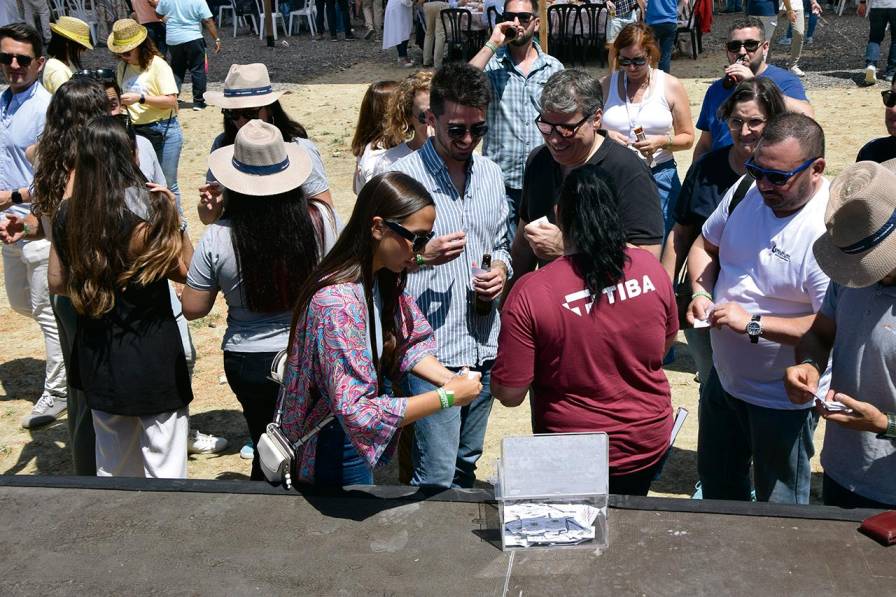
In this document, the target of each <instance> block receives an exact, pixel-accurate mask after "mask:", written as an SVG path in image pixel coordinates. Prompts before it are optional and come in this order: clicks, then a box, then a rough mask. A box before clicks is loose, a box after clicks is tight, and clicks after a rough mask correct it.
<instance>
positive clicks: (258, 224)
mask: <svg viewBox="0 0 896 597" xmlns="http://www.w3.org/2000/svg"><path fill="white" fill-rule="evenodd" d="M209 167H210V168H211V171H212V174H214V176H215V178H216V179H217V180H218V181H219V182H220V183H221V185H222V186H223V188H224V199H225V201H226V203H227V213H226V214H225V217H224V218H222V219H221V220H219V221H218V222H216V223H214V224H212V225H210V226H209V227H208V229H206V231H205V234H204V235H203V237H202V240H201V241H200V242H199V246H198V247H197V248H196V252H195V254H194V256H193V261H192V263H191V264H190V272H189V275H188V276H187V287H186V289H184V293H183V296H182V300H183V308H184V315H185V316H186V317H187V319H197V318H199V317H204V316H205V315H207V314H208V313H209V311H211V309H212V307H213V306H214V304H215V298H216V297H217V295H218V290H219V289H220V290H221V291H222V292H223V293H224V298H225V300H226V301H227V330H226V331H225V333H224V341H223V343H222V346H221V348H222V349H223V350H224V372H225V374H226V375H227V381H228V383H229V384H230V388H231V390H233V393H234V394H236V398H237V400H238V401H239V403H240V405H241V406H242V407H243V415H244V416H245V418H246V423H247V424H248V426H249V434H250V436H251V438H252V442H253V443H254V444H257V443H258V439H259V437H261V434H262V433H264V430H265V427H266V426H267V424H268V423H270V422H271V421H272V420H273V418H274V407H275V405H276V401H277V392H278V390H279V386H278V385H277V384H276V383H275V382H273V381H271V380H270V379H269V376H270V372H271V363H272V361H273V360H274V357H275V356H276V354H277V353H278V352H279V351H281V350H283V349H285V348H286V345H287V343H288V342H289V327H290V322H291V320H292V307H293V305H294V304H295V301H296V298H297V297H298V293H299V288H301V286H302V285H303V284H305V283H306V282H307V281H308V278H309V276H310V275H311V271H312V270H313V269H314V267H315V266H316V265H317V263H318V261H319V260H320V256H321V255H324V254H326V252H327V251H328V250H329V249H330V247H332V246H333V244H334V243H335V242H336V237H337V236H338V232H339V231H338V228H339V224H338V219H337V217H336V214H335V212H334V211H333V210H332V208H331V207H330V206H329V205H327V204H326V203H324V202H323V201H320V200H318V199H311V200H309V199H308V198H307V197H306V196H305V194H304V193H303V192H302V187H301V185H302V183H303V181H304V180H305V179H306V178H307V176H308V174H309V173H310V171H311V159H310V158H309V156H308V154H307V153H306V152H305V151H304V150H303V149H302V148H301V147H299V146H298V145H296V144H294V143H288V142H286V141H285V140H284V139H283V137H282V135H281V134H280V130H279V129H278V128H277V127H276V126H274V125H272V124H268V123H266V122H262V121H261V120H252V121H250V122H248V123H247V124H246V125H245V126H243V127H241V128H240V131H239V132H238V133H237V135H236V141H235V143H234V144H233V145H229V146H227V147H223V148H221V149H218V150H217V151H215V152H214V153H213V154H212V155H211V156H210V157H209ZM252 479H253V480H263V479H264V477H263V475H262V473H261V469H260V468H259V464H258V456H257V454H256V455H255V457H254V459H253V461H252Z"/></svg>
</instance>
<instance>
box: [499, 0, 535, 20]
mask: <svg viewBox="0 0 896 597" xmlns="http://www.w3.org/2000/svg"><path fill="white" fill-rule="evenodd" d="M511 2H528V3H529V4H531V5H532V12H533V14H535V16H536V17H537V16H538V0H504V10H507V5H508V4H510V3H511Z"/></svg>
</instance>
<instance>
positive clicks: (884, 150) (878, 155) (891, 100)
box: [856, 75, 896, 164]
mask: <svg viewBox="0 0 896 597" xmlns="http://www.w3.org/2000/svg"><path fill="white" fill-rule="evenodd" d="M881 96H882V97H883V100H884V108H885V109H884V126H886V127H887V134H888V135H887V136H886V137H881V138H880V139H874V140H873V141H869V142H868V143H866V144H865V146H864V147H862V149H861V150H860V151H859V155H858V156H857V157H856V161H857V162H864V161H871V162H877V163H878V164H881V163H883V162H886V161H887V160H891V159H893V158H896V75H894V76H893V80H892V81H891V82H890V88H889V89H888V90H886V91H881Z"/></svg>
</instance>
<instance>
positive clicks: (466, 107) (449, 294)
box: [392, 63, 510, 487]
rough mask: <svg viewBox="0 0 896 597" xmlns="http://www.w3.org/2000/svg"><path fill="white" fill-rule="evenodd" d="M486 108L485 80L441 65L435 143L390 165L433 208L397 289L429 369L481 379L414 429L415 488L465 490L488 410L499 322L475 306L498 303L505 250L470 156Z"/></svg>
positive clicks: (499, 216) (500, 185)
mask: <svg viewBox="0 0 896 597" xmlns="http://www.w3.org/2000/svg"><path fill="white" fill-rule="evenodd" d="M490 99H491V93H490V86H489V83H488V80H487V79H486V77H485V75H484V74H482V72H481V71H479V70H477V69H475V68H473V67H472V66H470V65H468V64H463V63H451V64H448V65H446V66H444V67H443V68H441V69H439V70H437V71H436V73H435V75H434V76H433V78H432V83H431V87H430V96H429V110H428V112H427V122H428V124H429V125H430V126H431V127H432V128H433V130H434V131H435V134H434V136H433V137H431V138H430V139H428V140H427V141H426V143H425V144H424V145H423V147H421V148H420V149H419V150H417V151H415V152H414V153H412V154H411V155H409V156H407V157H405V158H402V159H401V160H398V161H397V162H396V163H395V164H393V166H392V169H393V170H398V171H399V172H404V173H405V174H408V175H410V176H411V177H413V178H414V179H416V180H418V181H419V182H420V183H422V184H423V185H424V186H425V187H426V188H427V189H429V192H430V194H431V195H432V198H433V200H435V204H436V221H435V226H434V228H433V231H434V232H435V238H433V239H432V240H430V241H429V242H428V243H425V246H423V247H422V250H420V251H419V252H418V253H417V254H416V257H415V262H416V263H415V264H412V267H413V271H411V272H410V273H409V274H408V282H407V290H408V292H410V293H411V295H413V297H414V298H415V299H416V301H417V304H418V305H419V306H420V309H421V310H422V311H423V313H424V315H426V318H427V320H429V323H430V324H431V325H432V327H433V330H435V334H436V340H437V341H438V345H439V350H438V353H437V355H436V356H437V357H438V358H439V361H440V362H442V363H444V364H445V365H446V366H447V367H449V368H451V369H454V370H460V368H461V367H464V366H469V367H470V369H473V370H475V371H479V372H481V373H482V386H483V389H482V394H481V395H480V396H479V398H477V399H476V400H474V401H473V402H472V403H471V404H469V405H467V406H465V407H463V408H462V409H453V410H452V409H448V410H444V411H441V413H437V414H435V415H432V416H430V417H427V418H426V419H421V420H419V421H417V422H416V423H415V424H414V443H415V445H414V451H413V460H414V471H413V475H412V478H411V483H412V484H413V485H418V486H427V487H472V486H473V482H474V481H475V480H476V475H475V471H476V461H477V460H478V459H479V457H480V456H481V455H482V444H483V441H484V439H485V428H486V423H487V422H488V416H489V413H490V412H491V407H492V396H491V390H490V387H489V379H490V377H491V367H492V365H493V364H494V360H495V356H496V355H497V352H498V331H499V326H500V318H499V317H498V313H497V309H496V308H495V307H494V306H492V307H491V309H489V310H488V312H487V313H486V314H480V313H479V312H477V309H476V307H475V303H476V302H477V301H476V299H480V300H484V301H494V300H495V299H497V298H498V297H499V296H500V295H501V292H502V291H503V289H504V284H505V282H506V281H507V276H508V273H509V272H508V269H509V268H508V265H507V264H508V263H509V262H510V255H509V248H510V247H509V244H510V242H509V239H508V237H507V202H506V201H505V198H504V179H503V177H502V176H501V169H500V168H499V167H498V166H497V165H496V164H495V163H494V162H492V161H491V160H489V159H488V158H485V157H481V156H478V155H475V154H474V153H473V150H474V149H475V148H476V146H477V145H479V141H480V140H481V139H482V137H483V136H484V135H485V133H486V131H487V130H488V125H487V124H486V120H485V115H486V110H487V109H488V103H489V101H490ZM409 240H410V239H409ZM412 242H414V241H412ZM417 242H419V243H420V244H423V243H422V241H417ZM417 249H418V250H419V249H421V246H420V245H418V246H417ZM485 254H488V255H491V269H490V270H489V271H486V272H481V271H477V273H476V274H475V275H474V274H473V270H474V268H476V266H478V265H480V264H481V260H482V257H483V255H485ZM404 386H405V390H406V391H408V392H410V393H409V394H407V395H408V396H413V395H415V394H417V393H419V392H427V391H432V390H434V389H435V387H434V386H432V385H431V384H429V383H428V382H425V381H423V380H422V379H420V378H419V377H416V376H414V375H409V376H408V377H407V379H406V380H405V381H404Z"/></svg>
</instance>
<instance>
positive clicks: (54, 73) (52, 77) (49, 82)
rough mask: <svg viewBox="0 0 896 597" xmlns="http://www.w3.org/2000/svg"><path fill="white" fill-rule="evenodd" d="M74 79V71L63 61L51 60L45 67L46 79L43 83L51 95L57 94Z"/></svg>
mask: <svg viewBox="0 0 896 597" xmlns="http://www.w3.org/2000/svg"><path fill="white" fill-rule="evenodd" d="M71 78H72V69H70V68H69V67H68V65H67V64H66V63H64V62H63V61H62V60H58V59H56V58H50V59H49V60H47V63H46V64H45V65H44V78H43V80H42V81H41V83H43V85H44V88H45V89H46V90H47V91H49V92H50V93H56V90H57V89H59V87H60V86H61V85H62V84H63V83H65V82H66V81H68V80H69V79H71Z"/></svg>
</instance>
